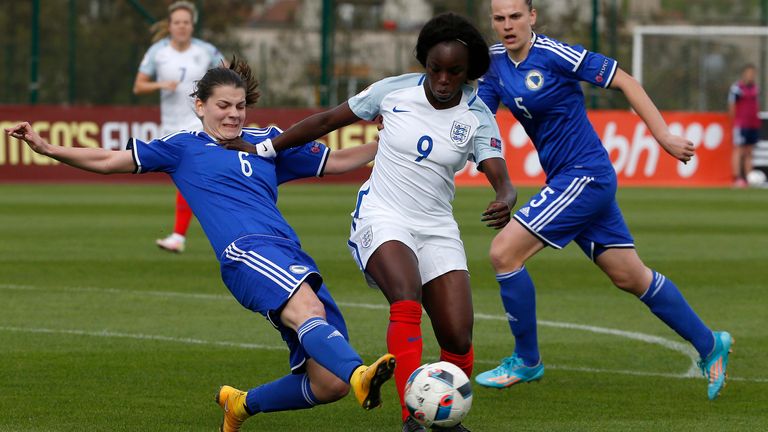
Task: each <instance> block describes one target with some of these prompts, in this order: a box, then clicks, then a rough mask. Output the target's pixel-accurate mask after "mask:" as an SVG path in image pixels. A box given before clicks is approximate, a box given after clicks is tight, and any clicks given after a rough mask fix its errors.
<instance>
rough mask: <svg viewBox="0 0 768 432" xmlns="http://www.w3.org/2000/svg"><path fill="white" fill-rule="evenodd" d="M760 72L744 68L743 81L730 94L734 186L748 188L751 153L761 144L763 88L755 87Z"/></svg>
mask: <svg viewBox="0 0 768 432" xmlns="http://www.w3.org/2000/svg"><path fill="white" fill-rule="evenodd" d="M756 75H757V68H756V67H755V65H753V64H748V65H746V66H744V68H743V69H742V70H741V79H739V80H738V81H736V82H735V83H733V85H731V89H730V90H729V91H728V115H729V116H730V118H731V124H733V156H732V159H731V167H732V168H733V182H734V183H733V185H734V186H735V187H746V186H747V181H746V180H745V178H746V176H747V174H749V172H750V171H752V150H753V149H754V148H755V144H757V142H758V141H759V140H760V118H759V117H758V116H757V113H758V112H759V111H760V103H759V97H760V88H759V87H758V86H757V84H756V83H755V76H756Z"/></svg>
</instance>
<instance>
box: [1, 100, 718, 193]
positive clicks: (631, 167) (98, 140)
mask: <svg viewBox="0 0 768 432" xmlns="http://www.w3.org/2000/svg"><path fill="white" fill-rule="evenodd" d="M314 112H316V110H309V109H251V110H249V111H248V120H247V122H246V123H247V124H248V125H249V126H268V125H277V126H279V127H281V128H283V129H285V128H287V127H289V126H290V125H292V124H293V123H295V122H297V121H299V120H301V119H303V118H304V117H306V116H308V115H310V114H312V113H314ZM589 116H590V120H591V121H592V124H593V125H594V127H595V130H596V131H597V133H598V135H599V136H600V137H601V139H602V141H603V145H604V146H605V147H606V149H607V150H608V152H609V154H610V156H611V160H612V162H613V165H614V167H615V168H616V172H617V173H618V175H619V184H620V185H633V186H728V185H730V182H731V178H730V176H731V174H730V168H729V166H730V165H729V160H730V159H729V158H730V152H731V145H732V142H731V133H730V129H729V126H728V118H727V116H726V115H725V114H711V113H677V112H674V113H672V112H670V113H664V117H665V119H666V120H667V122H668V123H669V125H670V128H671V130H672V132H673V133H675V134H680V135H682V136H685V137H687V138H688V139H690V140H691V141H693V143H694V144H695V145H696V147H697V151H696V157H694V158H693V160H691V161H690V162H689V163H688V164H683V163H680V162H678V161H677V160H675V159H673V158H672V157H671V156H669V155H668V154H666V153H665V152H664V150H662V149H661V147H659V145H658V144H657V143H656V141H655V140H654V139H653V138H652V137H651V135H650V133H649V132H648V130H647V128H646V127H645V125H644V124H643V122H642V121H641V120H640V118H639V117H637V116H636V115H634V114H632V113H630V112H626V111H593V112H590V114H589ZM159 118H160V113H159V109H158V108H157V107H61V106H25V105H0V128H7V127H10V126H11V125H13V124H16V123H17V122H19V121H23V120H26V121H29V122H30V123H32V126H33V127H34V128H35V130H36V131H37V132H38V133H40V134H41V135H42V136H43V137H45V138H46V139H48V140H49V141H50V142H51V143H52V144H55V145H62V146H69V147H71V146H76V147H92V148H97V147H101V148H106V149H115V150H117V149H122V148H125V144H126V143H127V141H128V139H129V138H130V137H136V138H138V139H141V140H150V139H152V138H153V137H155V136H157V135H158V133H159V130H160V128H159ZM497 120H498V123H499V129H500V130H501V136H502V141H503V142H504V146H503V150H504V157H505V158H506V160H507V166H508V167H509V172H510V178H511V179H512V181H513V183H514V184H516V185H542V184H543V183H544V175H543V173H542V172H541V166H540V165H539V162H538V158H537V155H536V151H535V149H534V148H533V145H532V144H531V142H530V140H529V139H528V136H527V135H526V134H525V131H524V130H523V128H522V126H521V125H520V124H519V123H518V122H517V121H515V119H514V117H512V115H511V114H510V113H509V112H508V111H506V110H503V111H500V112H499V114H498V117H497ZM376 132H377V131H376V126H375V125H374V124H371V123H366V122H360V123H356V124H353V125H350V126H347V127H345V128H343V129H341V130H339V131H336V132H334V133H332V134H329V135H328V136H326V137H325V138H324V139H323V140H322V141H323V142H325V143H326V144H327V145H328V146H329V147H331V148H332V149H339V148H347V147H354V146H357V145H361V144H363V143H366V142H368V141H371V140H372V139H374V137H375V136H376ZM368 174H369V170H367V169H361V170H358V171H357V172H355V173H351V174H350V175H347V176H334V178H328V179H326V181H327V180H338V181H351V182H360V181H362V180H364V179H365V178H367V176H368ZM166 179H167V177H166V176H164V175H160V174H148V175H140V176H134V175H114V176H101V175H98V174H92V173H87V172H83V171H79V170H76V169H73V168H70V167H66V166H63V165H62V164H60V163H59V162H57V161H54V160H52V159H49V158H47V157H44V156H40V155H37V154H35V153H34V152H32V151H31V150H29V148H28V147H27V146H26V145H24V144H23V143H21V142H20V141H19V140H16V139H14V138H10V137H8V136H7V135H6V134H5V133H2V134H0V182H30V181H49V182H50V181H57V182H58V181H92V182H103V181H106V180H109V181H131V182H134V181H167V180H166ZM456 183H457V185H487V182H486V180H485V177H484V176H483V175H482V173H479V172H478V171H477V169H476V168H475V167H474V165H473V164H468V165H467V167H466V168H465V169H464V170H462V171H461V172H459V173H458V174H457V175H456Z"/></svg>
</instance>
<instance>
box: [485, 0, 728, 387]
mask: <svg viewBox="0 0 768 432" xmlns="http://www.w3.org/2000/svg"><path fill="white" fill-rule="evenodd" d="M532 3H533V1H532V0H493V1H492V2H491V9H492V13H491V19H492V25H493V28H494V30H495V31H496V33H497V35H498V37H499V39H500V40H501V43H498V44H496V45H493V46H491V67H490V68H489V70H488V72H487V73H486V74H485V76H483V78H482V79H481V81H480V84H479V90H478V93H479V96H480V98H481V99H483V101H484V102H485V103H486V105H488V107H489V108H490V109H491V110H492V111H493V112H496V110H497V109H498V107H499V102H503V103H504V105H506V106H507V107H508V108H509V109H510V110H511V111H512V113H513V114H514V116H515V118H516V119H517V120H518V121H519V122H520V123H521V124H522V125H523V127H524V128H525V131H526V132H527V134H528V136H529V137H530V138H531V140H532V141H533V144H534V146H535V147H536V150H537V151H538V154H539V160H540V162H541V166H542V167H543V168H544V172H545V173H546V175H547V184H546V186H544V187H543V188H542V189H541V192H540V193H539V194H537V195H535V196H534V197H533V198H531V199H530V201H528V203H527V204H525V205H523V206H522V207H520V208H519V210H518V211H517V212H516V213H515V214H514V219H515V221H516V223H510V224H508V225H507V226H506V227H505V228H504V230H502V231H501V232H500V233H499V234H498V235H497V236H496V238H495V239H494V240H493V242H492V244H491V251H490V255H491V261H492V264H493V266H494V269H495V270H496V273H497V275H496V279H497V280H498V282H499V285H500V287H501V298H502V302H503V304H504V309H505V310H506V313H507V317H508V319H509V326H510V328H511V330H512V333H513V334H514V337H515V351H514V353H513V355H512V356H510V357H508V358H505V359H504V360H503V361H502V363H501V365H499V366H498V367H497V368H495V369H493V370H490V371H487V372H484V373H482V374H479V375H478V376H477V377H476V381H477V382H478V383H479V384H481V385H484V386H488V387H496V388H504V387H509V386H511V385H513V384H516V383H520V382H530V381H534V380H538V379H540V378H541V377H542V376H543V375H544V364H543V363H542V362H541V356H540V355H539V346H538V340H537V335H536V311H535V307H536V302H535V291H534V286H533V282H532V281H531V277H530V276H529V275H528V271H527V270H526V268H525V262H526V261H528V259H529V258H531V257H532V256H534V255H535V254H536V253H537V252H539V251H540V250H541V249H543V248H544V247H545V246H551V247H553V248H555V249H561V248H563V247H564V246H565V245H566V244H568V243H569V242H570V241H572V240H573V241H575V242H576V243H577V244H578V245H579V247H581V248H582V250H583V251H584V253H585V254H586V255H587V256H588V257H589V258H590V259H591V260H592V261H594V262H595V264H597V266H598V267H599V268H600V269H601V270H602V271H603V272H605V274H606V275H608V277H609V278H610V279H611V281H612V282H613V283H614V285H616V286H617V287H618V288H620V289H622V290H624V291H627V292H629V293H632V294H634V295H636V296H637V297H638V298H639V299H640V301H642V302H643V303H645V304H646V305H647V306H648V308H650V310H651V312H652V313H653V314H654V315H656V316H657V317H658V318H659V319H661V320H662V321H663V322H664V323H666V324H667V325H668V326H669V327H671V328H672V329H673V330H675V331H676V332H677V333H678V334H679V335H680V336H682V337H683V338H684V339H685V340H687V341H689V342H690V343H691V344H692V345H693V346H694V348H695V349H696V351H698V353H699V355H700V356H701V360H700V362H699V366H700V367H701V369H702V371H703V373H704V375H705V376H706V377H707V378H708V380H709V385H708V396H709V399H714V398H716V397H717V396H718V394H719V393H720V390H721V389H722V388H723V386H724V385H725V378H726V376H725V370H726V366H727V365H728V353H729V351H730V348H731V344H732V343H733V340H732V338H731V335H730V334H728V333H727V332H712V331H711V330H710V329H709V328H708V327H707V326H706V325H705V324H704V323H703V322H702V320H701V319H700V318H699V317H698V316H697V315H696V313H695V312H694V311H693V309H691V307H690V306H689V305H688V303H687V302H686V300H685V298H683V296H682V294H681V293H680V291H679V290H678V289H677V287H676V286H675V284H674V283H673V282H672V281H671V280H670V279H668V278H666V277H665V276H664V275H662V274H661V273H658V272H656V271H654V270H651V269H649V268H648V267H646V266H645V264H643V261H641V259H640V257H639V256H638V254H637V251H636V250H635V244H634V241H633V239H632V236H631V235H630V233H629V229H628V228H627V225H626V224H625V222H624V219H623V217H622V214H621V210H620V209H619V206H618V205H617V203H616V187H617V184H616V173H615V171H614V169H613V167H612V165H611V161H610V159H609V157H608V153H607V152H606V150H605V149H604V148H603V146H602V144H601V142H600V139H599V138H598V136H597V134H596V133H595V130H594V128H593V127H592V125H591V124H590V123H589V120H588V119H587V113H586V110H585V108H584V95H583V93H582V91H581V88H580V85H579V83H580V81H586V82H588V83H590V84H592V85H595V86H599V87H603V88H612V89H618V90H621V91H622V92H623V93H624V95H625V96H626V97H627V100H628V101H629V103H630V105H631V106H632V108H633V109H634V110H635V111H636V112H637V113H638V115H639V116H640V117H641V118H642V119H643V121H644V122H645V123H646V125H648V128H649V130H650V131H651V133H652V134H653V137H654V138H655V139H656V140H657V141H658V142H659V145H661V147H662V148H663V149H664V150H665V151H666V152H667V153H669V154H670V155H671V156H672V157H674V158H676V159H678V160H680V161H682V162H687V161H689V160H690V159H691V157H693V155H694V146H693V144H692V143H691V142H690V141H688V140H686V139H684V138H682V137H679V136H675V135H672V134H671V133H670V131H669V129H668V127H667V124H666V123H665V122H664V119H663V118H662V117H661V114H660V113H659V111H658V109H657V108H656V106H655V105H654V104H653V102H652V101H651V100H650V98H649V97H648V95H647V94H646V92H645V91H644V90H643V88H642V87H641V86H640V85H639V83H638V82H637V81H635V80H634V79H633V78H632V77H631V76H630V75H628V74H627V73H626V72H624V71H623V70H621V69H620V68H619V67H618V65H617V63H616V61H615V60H614V59H611V58H608V57H605V56H603V55H601V54H598V53H591V52H588V51H586V50H585V49H584V48H583V47H581V46H568V45H566V44H564V43H562V42H558V41H556V40H554V39H551V38H548V37H546V36H544V35H540V34H536V33H534V32H533V30H532V26H533V25H534V24H535V23H536V10H535V9H534V8H533V4H532Z"/></svg>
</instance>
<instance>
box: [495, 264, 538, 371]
mask: <svg viewBox="0 0 768 432" xmlns="http://www.w3.org/2000/svg"><path fill="white" fill-rule="evenodd" d="M496 280H497V281H498V282H499V286H500V287H501V301H502V302H503V303H504V310H505V311H506V313H507V320H508V321H509V328H510V329H511V330H512V334H513V335H514V336H515V354H516V355H517V356H518V357H520V358H521V359H522V360H523V363H524V364H525V365H526V366H534V365H536V364H538V363H539V359H540V356H539V340H538V336H537V333H536V289H535V288H534V286H533V281H532V280H531V276H530V275H529V274H528V270H526V269H525V267H522V268H520V269H519V270H515V271H513V272H509V273H502V274H497V275H496Z"/></svg>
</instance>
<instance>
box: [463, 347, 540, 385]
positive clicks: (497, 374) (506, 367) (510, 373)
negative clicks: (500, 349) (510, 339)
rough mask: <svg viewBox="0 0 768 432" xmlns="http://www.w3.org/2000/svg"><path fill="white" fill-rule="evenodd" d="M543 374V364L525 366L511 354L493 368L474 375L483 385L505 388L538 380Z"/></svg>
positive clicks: (476, 380) (521, 360)
mask: <svg viewBox="0 0 768 432" xmlns="http://www.w3.org/2000/svg"><path fill="white" fill-rule="evenodd" d="M543 376H544V364H543V363H542V362H541V361H539V363H538V364H537V365H536V366H530V367H529V366H526V365H525V364H524V363H523V359H521V358H520V357H518V356H517V354H512V356H511V357H507V358H505V359H504V360H502V361H501V364H500V365H498V366H497V367H496V368H495V369H492V370H489V371H487V372H483V373H481V374H480V375H478V376H476V377H475V382H477V383H478V384H480V385H481V386H485V387H494V388H507V387H510V386H512V385H515V384H517V383H521V382H532V381H538V380H540V379H541V377H543Z"/></svg>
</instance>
